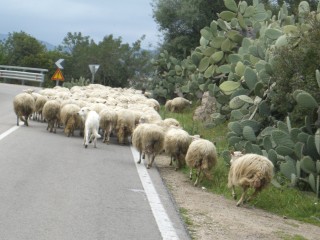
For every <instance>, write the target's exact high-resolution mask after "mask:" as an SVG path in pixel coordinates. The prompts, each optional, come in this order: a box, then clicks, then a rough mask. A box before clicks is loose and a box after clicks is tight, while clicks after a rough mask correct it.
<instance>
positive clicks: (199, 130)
mask: <svg viewBox="0 0 320 240" xmlns="http://www.w3.org/2000/svg"><path fill="white" fill-rule="evenodd" d="M196 107H197V106H196V105H193V107H192V108H189V109H188V110H186V111H184V112H183V113H172V112H167V111H166V110H165V109H164V107H162V108H161V111H160V114H161V116H162V117H163V118H169V117H172V118H175V119H177V120H178V121H179V122H180V123H181V125H182V127H183V129H185V130H186V131H188V132H189V134H192V135H195V134H200V135H201V137H202V138H205V139H208V140H210V141H212V142H215V143H216V147H217V151H218V154H219V160H218V164H217V165H216V167H215V168H214V169H213V170H212V180H208V179H206V178H203V180H202V182H201V186H203V187H205V188H206V189H207V191H209V192H212V193H214V194H219V195H222V196H224V197H225V198H228V199H232V195H231V190H230V189H228V187H227V182H228V171H229V165H228V163H227V162H225V160H224V159H223V157H222V156H221V155H220V153H222V151H224V150H228V143H227V137H226V135H227V132H228V128H227V123H224V124H222V125H219V126H217V127H206V126H204V125H203V123H201V122H199V121H194V120H193V113H194V110H195V108H196ZM181 171H182V172H183V173H184V174H185V175H186V178H187V177H188V173H189V169H188V167H184V168H183V169H182V170H181ZM275 178H276V179H277V181H278V182H280V183H281V186H278V185H277V186H274V185H273V184H270V185H269V187H267V188H266V189H265V190H263V191H262V192H261V193H260V194H258V196H257V197H256V198H255V199H253V200H252V202H250V203H248V204H249V206H251V207H255V208H260V209H263V210H266V211H268V212H271V213H274V214H277V215H279V216H281V217H283V218H288V219H295V220H299V221H302V222H305V223H311V224H314V225H317V226H320V203H319V199H317V197H316V194H315V193H312V192H303V191H299V190H298V189H296V188H293V187H291V186H290V182H289V181H288V180H286V178H285V177H283V176H282V175H281V174H279V173H278V174H277V175H275ZM237 192H238V195H239V194H240V193H241V189H239V188H238V189H237Z"/></svg>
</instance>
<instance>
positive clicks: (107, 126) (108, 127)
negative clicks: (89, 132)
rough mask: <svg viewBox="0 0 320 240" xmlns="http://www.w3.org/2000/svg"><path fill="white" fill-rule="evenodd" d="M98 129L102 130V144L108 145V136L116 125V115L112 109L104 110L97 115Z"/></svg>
mask: <svg viewBox="0 0 320 240" xmlns="http://www.w3.org/2000/svg"><path fill="white" fill-rule="evenodd" d="M99 116H100V123H99V125H100V128H101V129H102V130H103V142H104V143H107V144H108V143H109V141H110V135H111V132H112V131H113V129H114V128H115V126H116V124H117V119H118V115H117V113H116V111H114V110H112V109H104V110H102V111H101V112H100V113H99Z"/></svg>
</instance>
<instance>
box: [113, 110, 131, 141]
mask: <svg viewBox="0 0 320 240" xmlns="http://www.w3.org/2000/svg"><path fill="white" fill-rule="evenodd" d="M117 115H118V118H117V124H116V133H117V139H118V143H119V144H125V143H127V142H128V141H129V140H128V139H129V138H130V137H131V135H132V132H133V130H134V129H135V115H134V114H133V112H132V111H128V110H126V109H122V110H119V111H117Z"/></svg>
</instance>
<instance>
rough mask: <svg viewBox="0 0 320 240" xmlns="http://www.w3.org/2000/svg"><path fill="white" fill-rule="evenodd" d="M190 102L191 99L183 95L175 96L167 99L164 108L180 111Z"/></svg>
mask: <svg viewBox="0 0 320 240" xmlns="http://www.w3.org/2000/svg"><path fill="white" fill-rule="evenodd" d="M191 104H192V102H191V101H189V100H188V99H185V98H183V97H176V98H174V99H172V100H167V102H166V104H165V109H166V110H167V111H170V112H182V111H183V110H184V109H185V108H186V107H188V106H190V105H191Z"/></svg>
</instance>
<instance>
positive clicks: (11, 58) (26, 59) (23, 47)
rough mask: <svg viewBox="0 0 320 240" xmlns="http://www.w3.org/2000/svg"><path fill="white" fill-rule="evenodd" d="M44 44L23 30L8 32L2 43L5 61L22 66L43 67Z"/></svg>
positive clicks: (8, 63)
mask: <svg viewBox="0 0 320 240" xmlns="http://www.w3.org/2000/svg"><path fill="white" fill-rule="evenodd" d="M45 51H46V50H45V46H44V45H42V44H41V43H40V42H39V41H38V40H37V39H35V38H34V37H32V36H30V35H28V34H27V33H25V32H19V33H18V32H14V33H10V34H9V37H8V38H7V40H6V41H5V43H4V52H5V60H4V61H5V63H6V64H7V65H15V66H23V67H35V68H42V67H43V64H44V62H43V60H44V59H43V56H44V53H45Z"/></svg>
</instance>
